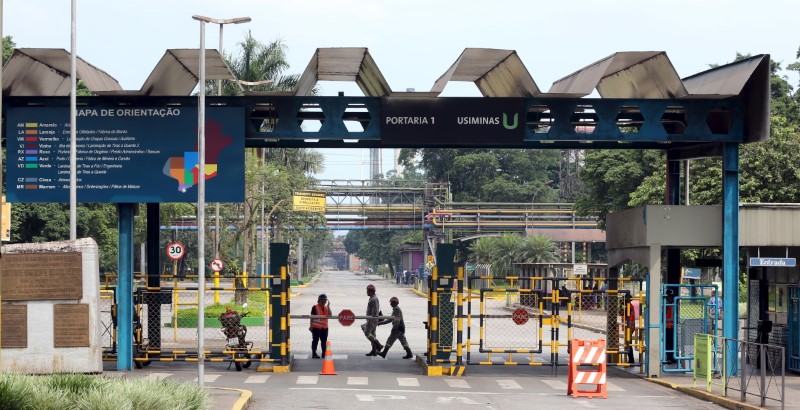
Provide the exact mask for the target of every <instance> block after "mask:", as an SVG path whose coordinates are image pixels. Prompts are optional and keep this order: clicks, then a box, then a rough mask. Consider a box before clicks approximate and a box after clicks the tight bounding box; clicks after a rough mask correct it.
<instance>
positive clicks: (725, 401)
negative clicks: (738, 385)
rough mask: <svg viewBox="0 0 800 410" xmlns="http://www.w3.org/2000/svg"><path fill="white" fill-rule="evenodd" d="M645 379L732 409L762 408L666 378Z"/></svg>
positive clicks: (753, 409) (758, 409) (754, 409)
mask: <svg viewBox="0 0 800 410" xmlns="http://www.w3.org/2000/svg"><path fill="white" fill-rule="evenodd" d="M645 380H647V381H649V382H651V383H655V384H658V385H661V386H664V387H669V388H671V389H673V390H676V391H679V392H681V393H683V394H686V395H688V396H692V397H695V398H698V399H702V400H706V401H710V402H712V403H714V404H716V405H719V406H721V407H725V408H726V409H732V410H760V409H761V407H759V406H755V405H752V404H748V403H743V402H740V401H737V400H732V399H729V398H727V397H722V396H717V395H714V394H711V393H708V392H706V391H703V390H698V389H695V388H692V387H686V386H679V385H677V384H674V383H670V382H668V381H665V380H660V379H654V378H651V377H648V378H645Z"/></svg>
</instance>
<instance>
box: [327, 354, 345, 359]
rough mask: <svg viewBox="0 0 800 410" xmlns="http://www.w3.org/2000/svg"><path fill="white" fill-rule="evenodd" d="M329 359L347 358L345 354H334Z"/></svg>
mask: <svg viewBox="0 0 800 410" xmlns="http://www.w3.org/2000/svg"><path fill="white" fill-rule="evenodd" d="M331 360H347V355H346V354H334V355H331Z"/></svg>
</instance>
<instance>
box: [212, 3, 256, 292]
mask: <svg viewBox="0 0 800 410" xmlns="http://www.w3.org/2000/svg"><path fill="white" fill-rule="evenodd" d="M209 20H215V22H216V23H217V24H219V54H220V55H222V47H223V43H222V34H223V28H224V27H225V24H229V23H232V24H241V23H247V22H248V21H250V18H249V17H240V18H238V19H229V20H217V19H209ZM217 96H222V80H221V79H220V80H217ZM219 238H220V231H219V202H216V203H215V204H214V257H215V258H219ZM214 287H215V288H218V287H219V272H216V271H215V272H214ZM214 303H215V304H216V303H219V291H217V290H215V291H214Z"/></svg>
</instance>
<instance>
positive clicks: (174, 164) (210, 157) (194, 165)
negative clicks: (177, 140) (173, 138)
mask: <svg viewBox="0 0 800 410" xmlns="http://www.w3.org/2000/svg"><path fill="white" fill-rule="evenodd" d="M232 142H233V138H231V137H230V136H228V135H222V124H220V123H218V122H216V121H213V120H207V121H206V169H205V174H206V175H205V178H206V181H208V180H209V179H211V178H214V177H215V176H217V172H218V171H219V169H218V168H219V164H218V159H219V155H220V152H222V150H223V149H225V147H227V146H228V145H231V143H232ZM194 148H195V151H185V152H184V153H183V156H179V157H170V158H169V159H167V162H166V163H164V175H166V176H168V177H171V178H174V179H175V180H176V181H178V191H180V192H186V191H188V190H189V188H191V187H193V186H195V185H196V184H197V182H198V181H199V178H200V177H199V174H200V156H199V154H198V151H197V144H195V146H194Z"/></svg>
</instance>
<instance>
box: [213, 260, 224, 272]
mask: <svg viewBox="0 0 800 410" xmlns="http://www.w3.org/2000/svg"><path fill="white" fill-rule="evenodd" d="M223 267H225V264H224V263H222V259H220V258H214V259H212V260H211V270H213V271H214V272H219V271H221V270H222V268H223Z"/></svg>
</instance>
